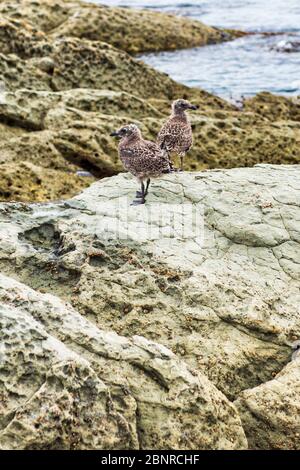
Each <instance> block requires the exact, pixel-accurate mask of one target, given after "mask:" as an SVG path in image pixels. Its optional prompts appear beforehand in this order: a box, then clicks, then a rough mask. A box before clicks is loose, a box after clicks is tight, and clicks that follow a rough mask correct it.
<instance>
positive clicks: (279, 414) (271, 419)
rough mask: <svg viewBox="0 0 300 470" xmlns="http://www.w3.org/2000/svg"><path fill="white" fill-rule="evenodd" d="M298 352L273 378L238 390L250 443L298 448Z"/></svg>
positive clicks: (299, 366) (253, 444) (238, 406)
mask: <svg viewBox="0 0 300 470" xmlns="http://www.w3.org/2000/svg"><path fill="white" fill-rule="evenodd" d="M299 375H300V355H297V356H296V358H295V360H294V361H293V362H291V363H290V364H288V365H287V366H286V367H285V368H284V369H283V371H282V372H280V373H279V374H277V375H276V377H275V378H274V380H271V381H269V382H267V383H265V384H262V385H260V386H258V387H255V388H253V389H252V390H245V391H244V392H242V393H241V395H240V397H239V398H238V400H237V401H236V402H235V405H236V407H237V409H238V410H239V412H240V415H241V418H242V422H243V425H244V429H245V431H246V434H247V435H248V436H249V447H250V448H253V449H284V450H294V449H297V450H299V449H300V418H299V409H300V403H299V396H300V380H299Z"/></svg>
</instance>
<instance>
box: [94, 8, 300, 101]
mask: <svg viewBox="0 0 300 470" xmlns="http://www.w3.org/2000/svg"><path fill="white" fill-rule="evenodd" d="M94 1H96V3H97V0H94ZM98 3H105V4H107V5H111V6H113V5H114V6H116V5H118V6H125V7H135V8H151V9H154V10H160V11H164V12H168V13H174V14H176V15H182V16H187V17H191V18H193V19H197V20H200V21H203V22H204V23H206V24H209V25H211V26H217V27H225V28H235V29H241V30H244V31H248V32H254V33H256V34H254V35H251V36H247V37H243V38H240V39H237V40H234V41H230V42H227V43H223V44H218V45H209V46H205V47H199V48H194V49H189V50H180V51H174V52H161V53H154V54H146V55H143V56H141V58H142V59H143V60H144V61H145V62H147V63H148V64H150V65H152V66H153V67H155V68H156V69H158V70H161V71H163V72H165V73H167V74H169V75H170V76H171V77H172V78H174V79H175V80H177V81H179V82H182V83H184V84H186V85H189V86H195V87H200V88H203V89H205V90H207V91H210V92H212V93H215V94H217V95H219V96H222V97H224V98H228V99H234V100H236V99H239V98H240V97H241V96H252V95H254V94H256V93H258V92H259V91H270V92H272V93H276V94H282V95H290V96H293V95H299V94H300V0H206V1H201V0H200V1H195V0H190V1H188V2H184V1H181V2H180V1H177V2H176V1H174V0H173V1H172V0H158V1H153V0H107V1H106V0H101V1H100V2H98ZM265 32H272V33H276V34H274V35H272V36H266V35H264V34H263V33H265ZM298 43H299V44H298ZM297 44H298V47H297Z"/></svg>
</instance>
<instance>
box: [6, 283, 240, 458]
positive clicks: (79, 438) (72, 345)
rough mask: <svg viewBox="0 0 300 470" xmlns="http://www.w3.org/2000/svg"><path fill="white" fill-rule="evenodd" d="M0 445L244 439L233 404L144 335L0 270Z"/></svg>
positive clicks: (203, 444)
mask: <svg viewBox="0 0 300 470" xmlns="http://www.w3.org/2000/svg"><path fill="white" fill-rule="evenodd" d="M0 292H1V294H0V295H1V302H2V303H1V304H0V325H1V329H0V335H1V350H0V395H1V405H0V448H1V449H110V450H112V449H137V448H146V449H151V448H154V449H161V448H163V449H166V448H167V449H168V448H173V449H174V448H176V449H198V448H203V449H211V448H213V449H223V448H224V449H240V448H245V447H246V446H247V443H246V439H245V437H244V433H243V430H242V427H241V424H240V420H239V417H238V415H237V412H236V410H235V409H234V407H233V406H232V405H231V404H230V403H229V402H228V400H227V399H226V398H225V396H224V395H222V394H221V393H220V392H219V391H218V390H217V389H216V388H215V387H214V386H213V385H212V384H211V383H210V382H209V381H208V380H207V379H206V378H205V377H204V376H203V375H202V374H198V373H197V372H196V371H193V370H191V369H189V368H187V367H186V365H185V364H184V363H183V362H182V361H180V360H178V359H177V358H176V356H175V355H174V354H172V353H171V352H170V351H169V350H167V349H166V348H164V347H163V346H160V345H158V344H155V343H153V342H150V341H147V340H146V339H145V338H143V337H138V336H136V337H134V338H132V339H126V338H124V337H121V336H118V335H117V334H115V333H112V332H104V331H101V330H99V329H98V328H97V327H96V326H94V325H93V324H92V323H90V322H89V321H87V320H85V319H84V318H83V317H82V316H81V315H79V313H78V312H76V311H75V310H74V309H73V308H72V307H71V306H70V305H68V304H66V303H65V302H62V301H61V300H59V299H58V298H56V297H54V296H52V295H46V294H44V295H43V294H40V293H38V292H35V291H33V290H32V289H29V288H28V287H26V286H25V285H23V284H20V283H17V282H16V281H14V280H12V279H11V278H8V277H5V276H2V275H0Z"/></svg>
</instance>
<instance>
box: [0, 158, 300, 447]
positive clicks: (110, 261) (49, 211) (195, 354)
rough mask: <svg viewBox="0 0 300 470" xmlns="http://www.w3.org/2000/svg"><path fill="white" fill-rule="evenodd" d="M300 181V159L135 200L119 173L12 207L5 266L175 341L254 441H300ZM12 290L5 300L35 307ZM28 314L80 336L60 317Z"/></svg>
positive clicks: (158, 338)
mask: <svg viewBox="0 0 300 470" xmlns="http://www.w3.org/2000/svg"><path fill="white" fill-rule="evenodd" d="M299 177H300V166H297V165H295V166H284V165H280V166H270V165H259V166H256V167H254V168H252V169H250V168H243V169H232V170H216V171H206V172H203V173H190V174H188V173H184V174H172V175H168V176H166V177H165V178H164V179H163V180H162V181H161V182H154V183H153V185H152V186H151V191H150V194H149V196H148V198H147V204H146V205H145V206H143V207H138V208H136V207H130V206H129V203H130V201H131V200H132V198H133V195H134V192H135V189H136V182H135V181H134V179H133V178H132V177H130V176H129V175H127V174H122V175H118V176H116V177H113V178H107V179H104V180H102V181H101V182H98V183H96V184H94V185H92V186H91V187H90V188H89V189H87V190H85V191H84V192H83V193H82V194H80V195H79V196H77V197H75V198H73V199H71V200H69V201H66V202H60V203H56V204H54V203H50V204H38V205H25V204H2V205H1V206H0V208H1V213H2V223H1V226H0V237H1V243H0V247H1V248H0V268H1V271H2V272H3V274H4V275H5V276H9V277H10V278H14V279H16V280H17V281H19V282H22V283H23V284H25V285H28V286H29V287H30V288H32V289H34V291H35V295H37V296H39V295H40V294H39V293H37V291H39V292H46V293H47V292H48V293H53V294H55V295H56V296H58V297H60V298H61V299H63V300H64V301H67V302H69V303H71V304H72V305H73V307H74V308H75V309H76V311H77V312H79V313H77V314H76V315H78V316H79V314H80V315H81V318H82V319H83V318H84V319H85V320H84V321H90V322H91V323H93V325H94V326H93V328H96V329H97V328H99V329H101V330H103V329H104V330H107V331H110V330H113V331H116V332H117V333H118V334H120V335H122V336H126V337H129V338H131V337H134V335H142V336H144V337H146V338H147V339H148V340H150V341H154V342H156V343H160V344H163V345H164V346H165V347H168V348H170V349H171V350H172V351H173V353H175V354H176V356H177V357H181V358H182V360H184V361H185V363H187V364H188V367H191V368H192V369H194V370H197V371H200V372H201V374H204V375H205V376H206V377H207V378H208V379H209V380H210V381H211V382H212V383H213V384H214V385H215V386H216V387H217V388H218V389H219V390H220V391H221V392H223V394H225V395H226V396H227V397H228V398H229V399H230V400H236V401H235V403H236V405H237V406H238V409H239V410H240V413H241V417H242V420H243V426H244V429H245V432H246V435H247V438H248V440H249V444H250V446H251V447H260V445H261V446H264V445H267V446H268V447H270V448H273V447H274V448H276V447H280V446H281V444H280V442H284V447H285V448H298V441H297V439H296V438H295V436H294V435H293V436H292V429H295V430H296V431H295V432H297V426H299V413H298V414H297V413H296V411H295V412H294V411H293V410H296V409H297V407H299V406H300V404H299V403H298V401H299V400H298V396H299V393H298V387H299V381H300V373H299V367H297V364H298V362H297V361H293V362H292V363H291V365H289V363H290V361H291V358H292V354H293V349H292V346H293V344H294V343H295V342H297V341H299V339H300V312H299V305H300V292H299V280H300V271H299V265H300V250H299V242H300V235H299V234H300V192H299V184H298V182H299ZM9 282H11V284H12V285H13V281H9ZM14 289H15V288H13V287H11V289H6V290H5V289H3V291H2V292H3V294H1V293H0V299H2V300H3V301H5V302H8V303H9V304H10V305H11V303H13V306H14V308H21V307H22V305H23V307H24V304H23V303H22V301H21V304H19V303H18V295H17V294H16V292H15V290H14ZM20 289H21V288H20ZM22 289H25V288H24V287H22ZM7 291H8V292H7ZM10 291H11V294H9V292H10ZM32 295H33V294H32ZM14 299H15V300H14ZM68 308H69V307H68ZM28 309H29V306H28V305H27V303H26V308H25V310H26V311H27V310H28ZM31 312H32V313H31V314H32V316H34V318H35V320H37V321H40V322H42V323H43V325H44V328H46V329H47V332H48V333H49V334H51V335H52V334H54V333H53V330H52V328H54V331H55V332H57V331H60V332H61V333H60V334H61V335H62V336H59V337H58V339H59V340H60V341H62V342H64V343H66V345H70V344H71V343H70V340H68V339H67V338H66V337H65V335H66V333H65V330H64V328H62V327H58V324H55V325H54V323H53V322H52V320H49V324H46V323H45V322H46V318H48V317H49V313H47V315H46V316H44V315H43V314H42V315H41V318H40V317H39V313H35V314H34V313H33V311H31ZM36 312H43V309H42V308H39V309H37V310H36ZM57 321H58V322H61V320H57ZM50 322H51V324H50ZM66 323H67V324H68V325H69V324H72V321H71V320H70V321H69V320H68V319H67V317H66ZM87 344H88V345H89V348H90V344H91V341H90V340H89V341H87ZM70 347H71V346H70ZM72 349H74V350H75V351H76V352H81V349H80V350H79V349H77V348H74V347H73V342H72ZM89 351H90V349H89ZM86 357H87V356H86ZM87 359H88V360H89V361H90V362H91V360H90V359H89V358H88V357H87ZM91 364H92V367H93V368H95V366H94V365H93V364H94V363H93V362H91ZM278 374H279V375H278ZM150 375H151V374H150ZM151 376H152V375H151ZM274 377H275V379H274ZM100 378H101V380H103V381H104V382H105V380H104V379H103V377H102V376H100ZM278 380H279V381H280V383H281V384H282V385H280V387H282V388H281V389H280V390H279V391H278V387H277V384H278ZM105 383H106V382H105ZM285 383H286V384H288V387H289V391H288V394H287V395H286V397H287V398H286V400H285V399H283V396H284V393H283V388H284V387H285ZM264 387H265V388H264ZM269 395H270V396H271V398H270V400H269V401H268V396H269ZM264 400H265V401H264ZM272 403H274V407H273V406H272ZM286 403H289V404H290V405H289V406H285V405H286ZM268 404H270V407H269V408H268ZM280 407H281V408H280ZM272 408H274V409H272ZM147 409H148V408H147ZM251 409H259V410H260V411H259V416H255V417H253V415H252V412H250V411H249V410H251ZM277 409H278V410H279V411H276V410H277ZM279 412H280V414H278V413H279ZM272 413H273V414H272ZM260 416H262V418H260ZM264 416H266V417H267V418H268V417H269V416H272V418H271V417H270V421H268V419H269V418H268V419H264ZM152 418H153V415H152ZM152 418H151V419H150V418H149V421H151V422H153V419H152ZM164 419H165V418H164ZM261 420H263V421H264V423H265V424H264V427H263V428H262V430H261V431H258V428H259V427H260V421H261ZM268 423H270V425H269V424H268ZM272 423H279V425H278V427H276V429H275V430H274V429H273V428H272V426H273V424H272ZM260 437H262V439H261V441H259V439H260ZM172 439H173V438H172ZM147 442H148V441H147ZM172 442H175V441H172ZM259 442H261V443H262V444H259ZM176 445H177V444H176ZM222 445H223V444H222ZM153 446H154V445H153ZM172 446H173V444H171V447H172ZM189 446H190V444H188V445H187V447H189ZM195 446H196V445H195ZM209 446H210V444H209V445H208V447H209ZM212 447H214V446H212Z"/></svg>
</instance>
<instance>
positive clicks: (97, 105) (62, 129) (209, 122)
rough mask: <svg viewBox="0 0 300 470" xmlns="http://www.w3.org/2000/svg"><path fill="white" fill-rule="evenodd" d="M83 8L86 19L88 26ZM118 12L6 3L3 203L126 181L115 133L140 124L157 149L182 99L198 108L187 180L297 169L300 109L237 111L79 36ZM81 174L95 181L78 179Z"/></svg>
mask: <svg viewBox="0 0 300 470" xmlns="http://www.w3.org/2000/svg"><path fill="white" fill-rule="evenodd" d="M78 5H79V6H78ZM20 7H22V8H21V9H20ZM78 8H79V10H80V9H81V8H82V12H85V13H84V15H83V16H82V14H83V13H78V11H79V10H78ZM80 11H81V10H80ZM111 11H113V12H114V11H115V10H114V9H112V10H110V9H109V8H106V7H99V6H96V5H89V4H85V3H82V4H81V3H80V4H79V3H78V2H71V3H70V2H60V1H55V2H54V1H53V0H51V1H48V2H44V1H43V2H40V1H37V2H33V1H31V0H21V1H19V2H7V1H2V2H0V15H3V16H0V50H1V54H0V138H1V140H0V167H1V178H0V183H1V191H0V198H1V199H2V200H4V201H7V200H17V201H45V200H53V199H62V198H68V197H71V196H73V195H74V194H78V193H79V192H80V191H81V190H82V189H83V188H84V187H86V186H88V185H89V184H90V183H91V182H92V181H94V180H95V178H102V177H105V176H110V175H114V174H116V173H118V172H119V171H122V166H121V164H120V161H119V159H118V156H117V149H116V143H115V142H113V141H112V139H111V138H110V137H109V134H110V132H111V131H112V130H114V129H115V127H119V126H120V125H123V124H125V123H128V122H135V123H136V124H138V125H139V126H140V127H141V129H142V131H143V134H144V135H145V136H146V137H147V138H150V139H153V140H155V139H156V136H157V133H158V131H159V129H160V127H161V125H162V123H163V121H164V120H165V119H166V117H167V116H168V114H169V112H170V105H171V102H172V100H174V99H176V98H178V97H184V98H188V99H190V100H191V101H192V102H194V103H196V104H198V105H199V111H198V112H197V113H194V114H193V116H192V117H191V118H192V125H193V133H194V147H193V149H192V150H191V151H190V152H189V154H188V157H187V158H186V162H185V168H186V169H187V170H199V169H206V168H215V167H225V168H231V167H238V166H252V165H254V164H257V163H261V162H266V163H276V164H279V163H298V162H299V160H300V150H299V149H300V145H299V144H300V124H299V122H300V118H299V116H300V111H299V109H300V104H299V100H297V99H294V100H289V99H287V98H284V97H273V96H272V95H270V94H267V93H261V94H259V95H258V96H257V97H255V98H253V99H251V100H247V101H246V102H245V103H244V107H243V109H238V108H236V107H235V106H233V105H231V104H230V103H228V102H226V101H224V100H222V99H220V98H218V97H215V96H213V95H210V94H209V93H206V92H204V91H202V90H196V89H190V88H187V87H185V86H183V85H180V84H178V83H176V82H174V81H173V80H171V79H170V78H169V77H168V76H166V75H165V74H162V73H159V72H157V71H155V70H154V69H152V68H151V67H149V66H147V65H145V64H144V63H143V62H141V61H140V60H137V59H135V58H133V57H132V56H130V55H129V54H127V53H126V52H125V51H124V50H121V49H117V48H115V47H113V46H112V45H111V44H113V45H116V43H115V41H114V35H113V34H112V35H111V40H110V42H111V44H107V43H105V42H103V39H104V40H109V38H107V37H102V36H101V37H98V36H97V37H96V36H95V35H94V34H92V33H91V34H90V35H89V34H85V35H84V34H79V30H78V29H75V23H76V24H78V25H80V24H82V21H83V18H84V21H83V22H84V24H85V26H86V24H87V20H86V16H85V15H86V14H87V12H89V15H90V19H91V22H93V21H94V20H95V24H98V23H97V21H104V22H105V21H106V20H104V19H103V18H104V17H103V15H104V16H105V18H106V19H107V18H108V17H109V15H110V13H109V12H111ZM76 12H77V13H78V15H77V13H76ZM148 13H149V15H150V16H151V18H152V16H153V15H154V16H153V18H156V16H155V13H150V12H146V13H139V15H140V22H145V18H144V15H146V16H147V15H148ZM74 15H75V16H74ZM97 15H98V16H97ZM122 15H123V16H124V15H125V17H124V18H125V20H126V21H127V20H128V19H127V16H126V15H128V17H129V19H130V18H131V20H132V21H133V18H135V15H136V13H135V12H133V11H131V10H126V11H125V12H123V13H122ZM122 15H121V17H122V18H123V16H122ZM132 15H133V16H132ZM96 17H97V18H98V19H97V18H96ZM62 18H65V20H64V21H62ZM101 18H102V19H101ZM109 18H110V17H109ZM124 18H123V20H124ZM157 18H158V19H157V22H158V23H159V22H160V21H161V20H162V18H167V19H166V21H167V22H168V24H171V23H172V22H173V23H174V24H177V23H176V22H177V21H179V22H180V21H186V20H181V19H178V20H176V19H175V18H174V17H171V16H168V15H167V16H166V15H158V17H157ZM96 19H97V21H96ZM123 20H122V21H123ZM125 20H124V22H125ZM131 20H130V21H131ZM74 21H75V23H74V25H73V26H74V28H73V27H72V28H71V27H70V24H73V23H72V22H74ZM107 21H108V20H107ZM114 21H116V23H115V22H114ZM130 21H129V20H128V27H130V28H131V26H132V23H131V22H130ZM134 21H135V19H134ZM135 22H136V27H137V29H136V30H134V28H131V29H132V31H133V33H132V34H136V35H137V37H141V38H143V36H138V35H139V33H138V30H139V26H140V23H138V22H137V21H135ZM157 22H155V21H154V20H153V23H152V24H153V27H154V29H159V31H160V32H161V31H164V30H163V28H161V27H159V28H158V23H157ZM105 24H107V23H105ZM109 24H110V26H109V28H110V29H109V28H108V26H107V28H106V27H105V28H104V29H103V31H107V30H110V31H114V28H115V27H116V28H117V27H118V28H119V27H120V25H119V23H118V22H117V20H116V19H115V20H113V19H112V18H110V19H109ZM192 24H193V23H192ZM64 28H67V29H70V34H72V31H73V33H74V34H75V32H76V34H77V33H78V34H77V35H78V36H80V37H71V36H68V35H67V31H65V33H64V34H66V35H63V36H62V33H61V31H62V29H64ZM144 29H145V31H146V28H144ZM193 30H194V27H193ZM59 31H60V32H59ZM82 31H83V30H82ZM84 31H86V33H87V32H88V31H89V28H87V27H85V30H84ZM91 31H92V30H91ZM184 31H187V32H188V31H189V29H188V28H187V29H186V28H185V29H184ZM195 31H196V30H195ZM164 33H165V32H164ZM74 34H73V36H74ZM145 34H146V33H145ZM83 36H84V37H83ZM126 37H128V38H130V36H126ZM153 37H154V38H156V37H157V38H158V36H157V35H153ZM166 37H167V36H166ZM178 37H179V36H178ZM99 39H100V40H99ZM132 40H133V39H132ZM133 42H134V41H133ZM146 42H147V44H148V43H149V41H146ZM149 44H150V43H149ZM119 47H120V48H122V46H121V45H119ZM140 47H142V46H141V45H140ZM151 47H152V46H151ZM165 47H166V46H165ZM124 48H125V49H126V47H124ZM124 48H123V49H124ZM3 87H5V88H3ZM175 163H176V162H175ZM82 170H84V171H88V172H89V173H91V175H89V176H87V177H82V176H80V175H81V174H82V173H81V171H82ZM78 172H80V173H79V174H78Z"/></svg>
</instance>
